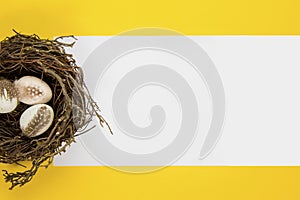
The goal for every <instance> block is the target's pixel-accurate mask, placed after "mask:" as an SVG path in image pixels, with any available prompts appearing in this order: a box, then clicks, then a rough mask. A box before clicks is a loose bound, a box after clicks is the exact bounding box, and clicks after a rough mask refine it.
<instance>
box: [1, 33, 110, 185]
mask: <svg viewBox="0 0 300 200" xmlns="http://www.w3.org/2000/svg"><path fill="white" fill-rule="evenodd" d="M60 39H61V37H60V38H56V39H55V40H48V39H41V38H39V37H38V36H37V35H23V34H20V33H17V32H16V34H15V35H14V36H12V37H7V38H5V39H4V40H3V41H0V77H3V78H5V79H7V80H10V81H11V82H9V81H3V80H2V81H1V82H0V103H1V104H0V107H1V109H2V112H9V111H11V110H13V109H14V108H15V106H16V104H17V99H16V98H15V96H14V95H13V94H15V93H16V95H17V98H18V99H19V101H20V102H21V103H19V104H18V105H17V107H16V108H15V110H13V112H9V113H3V114H0V117H1V119H0V163H10V164H19V163H20V162H22V161H32V166H31V168H29V169H27V170H25V171H21V172H20V171H18V172H16V173H9V172H7V171H6V170H3V173H4V178H5V181H6V182H10V183H11V189H12V188H14V187H16V186H22V185H24V184H26V183H28V182H29V181H31V180H32V178H33V176H34V175H35V174H36V172H37V171H38V169H39V168H40V167H42V166H48V165H49V164H50V163H51V162H52V160H53V157H54V156H56V155H59V154H61V153H62V152H65V151H66V148H67V147H68V146H69V145H71V144H72V143H73V142H75V137H76V136H77V135H79V134H81V133H85V132H87V131H88V130H90V129H89V126H88V125H89V123H90V122H91V121H92V117H94V116H97V117H98V118H99V120H100V124H101V125H103V124H107V122H106V121H105V120H104V118H103V117H102V115H101V114H100V111H99V107H98V106H97V104H96V103H95V102H94V101H93V99H92V97H91V96H90V93H89V91H88V88H87V87H86V85H85V83H84V78H83V71H82V69H81V68H80V67H79V66H77V64H76V62H75V60H74V58H73V57H72V55H71V54H68V53H66V52H65V49H64V48H65V47H71V46H72V45H73V43H72V44H66V43H63V42H61V41H60ZM40 77H42V79H39V78H40ZM15 80H16V81H15ZM13 81H15V82H14V83H13V84H12V82H13ZM12 85H14V86H15V88H16V91H17V92H14V89H13V86H12ZM108 127H109V126H108ZM45 162H46V163H45Z"/></svg>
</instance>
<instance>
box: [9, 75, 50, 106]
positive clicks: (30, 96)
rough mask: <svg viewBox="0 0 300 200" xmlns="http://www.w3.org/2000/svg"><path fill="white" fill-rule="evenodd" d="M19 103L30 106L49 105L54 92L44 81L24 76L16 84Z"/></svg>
mask: <svg viewBox="0 0 300 200" xmlns="http://www.w3.org/2000/svg"><path fill="white" fill-rule="evenodd" d="M14 85H15V88H16V89H17V91H18V98H19V101H20V102H22V103H25V104H28V105H35V104H42V103H47V102H48V101H50V100H51V98H52V90H51V88H50V87H49V85H48V84H47V83H46V82H44V81H43V80H41V79H39V78H37V77H34V76H23V77H22V78H20V79H18V80H16V81H15V82H14Z"/></svg>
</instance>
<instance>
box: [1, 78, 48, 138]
mask: <svg viewBox="0 0 300 200" xmlns="http://www.w3.org/2000/svg"><path fill="white" fill-rule="evenodd" d="M51 98H52V90H51V88H50V87H49V85H48V84H47V83H45V82H44V81H43V80H41V79H39V78H37V77H34V76H24V77H22V78H20V79H18V80H16V81H15V82H14V83H12V82H11V81H9V80H7V79H4V78H1V79H0V113H9V112H12V111H13V110H15V108H16V107H17V105H18V102H22V103H24V104H27V105H31V106H30V107H29V108H27V109H26V110H25V111H24V112H23V113H22V115H21V117H20V127H21V130H22V132H23V134H24V135H26V136H28V137H36V136H38V135H41V134H42V133H44V132H45V131H47V130H48V128H49V127H50V126H51V124H52V122H53V119H54V111H53V109H52V107H51V106H49V105H47V104H45V103H47V102H49V101H50V100H51Z"/></svg>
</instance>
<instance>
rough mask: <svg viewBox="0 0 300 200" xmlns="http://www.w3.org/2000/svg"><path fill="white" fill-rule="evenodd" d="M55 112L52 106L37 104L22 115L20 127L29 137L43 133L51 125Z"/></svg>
mask: <svg viewBox="0 0 300 200" xmlns="http://www.w3.org/2000/svg"><path fill="white" fill-rule="evenodd" d="M53 118H54V112H53V109H52V108H51V106H48V105H46V104H37V105H34V106H31V107H29V108H27V109H26V110H25V111H24V112H23V113H22V115H21V118H20V127H21V130H22V132H23V134H25V135H26V136H28V137H36V136H39V135H41V134H43V133H44V132H45V131H47V130H48V128H49V127H50V126H51V124H52V122H53Z"/></svg>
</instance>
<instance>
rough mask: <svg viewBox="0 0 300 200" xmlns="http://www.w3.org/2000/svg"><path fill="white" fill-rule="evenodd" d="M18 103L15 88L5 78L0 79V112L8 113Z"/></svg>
mask: <svg viewBox="0 0 300 200" xmlns="http://www.w3.org/2000/svg"><path fill="white" fill-rule="evenodd" d="M17 105H18V98H17V90H16V88H15V87H14V84H13V83H12V82H10V81H9V80H7V79H4V78H2V79H0V113H9V112H11V111H13V110H14V109H15V108H16V107H17Z"/></svg>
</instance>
